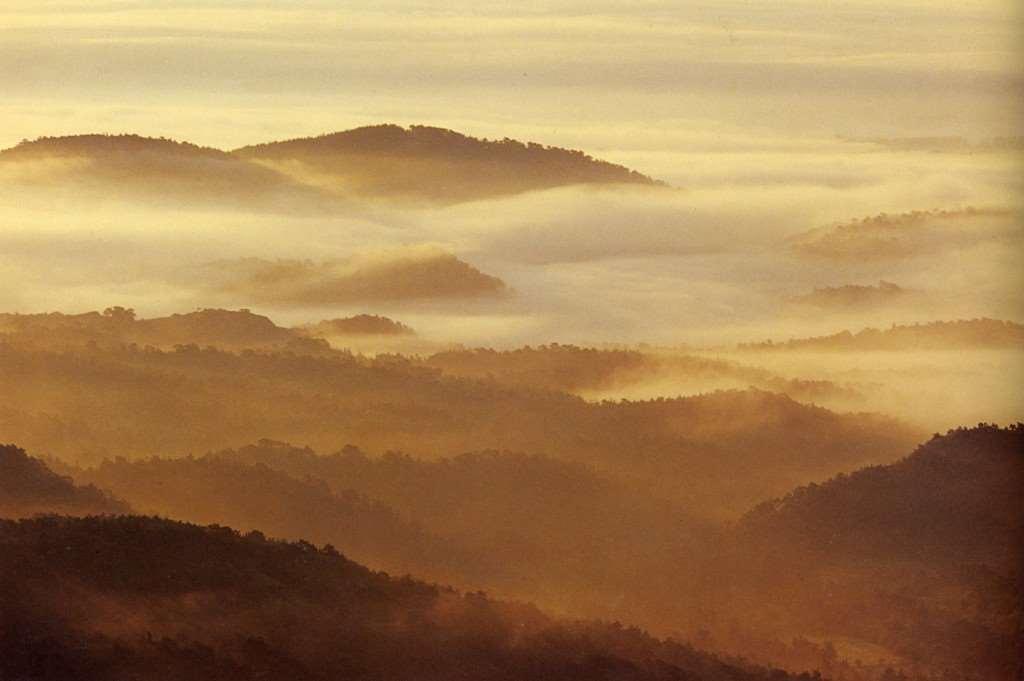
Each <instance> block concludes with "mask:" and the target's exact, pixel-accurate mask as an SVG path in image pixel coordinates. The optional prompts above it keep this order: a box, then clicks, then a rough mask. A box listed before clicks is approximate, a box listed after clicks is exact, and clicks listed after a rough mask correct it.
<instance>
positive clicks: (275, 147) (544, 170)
mask: <svg viewBox="0 0 1024 681" xmlns="http://www.w3.org/2000/svg"><path fill="white" fill-rule="evenodd" d="M0 168H2V169H4V170H5V171H6V175H5V177H6V178H7V179H8V180H9V181H11V182H13V183H16V184H18V185H19V186H22V187H26V188H31V187H35V188H42V189H50V190H52V189H54V188H58V187H66V188H69V189H72V190H75V191H76V192H80V193H82V192H84V193H85V194H86V195H93V196H100V197H103V198H104V199H105V200H109V199H111V198H122V199H123V198H130V199H142V200H145V201H148V202H161V201H169V200H184V201H186V202H187V203H186V204H185V205H192V204H199V205H202V204H209V203H228V204H231V205H233V206H235V207H243V208H261V209H270V210H306V211H309V210H315V211H322V210H336V209H338V208H339V206H341V205H342V204H341V203H339V200H344V199H373V200H380V199H387V200H400V201H404V202H410V201H411V202H416V203H423V202H426V203H457V202H461V201H470V200H475V199H482V198H489V197H497V196H508V195H513V194H519V193H522V192H527V191H535V190H540V189H551V188H554V187H562V186H567V185H576V184H590V185H615V184H631V185H645V186H656V185H658V184H659V183H657V182H656V181H654V180H652V179H651V178H649V177H647V176H645V175H642V174H640V173H638V172H636V171H633V170H629V169H628V168H625V167H623V166H620V165H615V164H613V163H608V162H606V161H600V160H597V159H594V158H591V157H590V156H588V155H586V154H584V153H583V152H581V151H576V150H569V149H561V148H558V147H548V146H544V145H540V144H535V143H533V142H529V143H523V142H518V141H515V140H511V139H504V140H500V141H491V140H484V139H477V138H473V137H468V136H466V135H462V134H460V133H457V132H454V131H452V130H445V129H442V128H434V127H429V126H412V127H409V128H403V127H401V126H397V125H376V126H368V127H364V128H356V129H354V130H348V131H345V132H337V133H332V134H328V135H321V136H319V137H309V138H302V139H293V140H286V141H279V142H267V143H264V144H256V145H253V146H248V147H243V148H241V149H237V150H235V151H232V152H226V151H222V150H220V149H214V148H211V147H202V146H197V145H195V144H191V143H188V142H178V141H174V140H169V139H166V138H162V137H161V138H154V137H143V136H139V135H133V134H122V135H104V134H83V135H71V136H64V137H42V138H39V139H36V140H25V141H23V142H22V143H20V144H18V145H17V146H15V147H11V148H9V149H5V150H3V151H0Z"/></svg>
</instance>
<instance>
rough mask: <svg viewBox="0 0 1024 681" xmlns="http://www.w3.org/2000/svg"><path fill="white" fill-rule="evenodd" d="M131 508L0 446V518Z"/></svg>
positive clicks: (19, 451) (21, 452)
mask: <svg viewBox="0 0 1024 681" xmlns="http://www.w3.org/2000/svg"><path fill="white" fill-rule="evenodd" d="M128 512H130V508H129V506H128V504H126V503H125V502H123V501H121V500H120V499H117V498H115V497H112V496H111V495H109V494H107V493H106V492H104V491H102V490H100V489H98V488H96V487H94V486H92V485H84V486H82V485H76V484H75V483H74V482H73V481H72V480H71V478H68V477H64V476H60V475H57V474H56V473H54V472H53V471H52V470H50V468H49V467H48V466H47V465H46V464H45V463H43V462H42V461H40V460H39V459H36V458H33V457H31V456H29V455H28V454H27V453H26V452H25V451H24V450H23V449H21V448H19V447H16V446H14V445H0V517H4V518H21V517H29V516H32V515H35V514H37V513H65V514H69V515H94V514H102V513H113V514H120V513H128Z"/></svg>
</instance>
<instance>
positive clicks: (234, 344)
mask: <svg viewBox="0 0 1024 681" xmlns="http://www.w3.org/2000/svg"><path fill="white" fill-rule="evenodd" d="M396 335H397V336H402V335H415V332H414V331H413V330H412V329H411V328H409V327H408V326H406V325H405V324H402V323H401V322H398V321H395V320H392V319H388V318H387V317H381V316H378V315H369V314H358V315H353V316H351V317H339V318H335V319H328V320H324V321H322V322H319V323H317V324H308V325H304V326H302V327H298V328H287V327H282V326H278V325H277V324H275V323H274V322H273V321H271V320H270V318H268V317H265V316H263V315H259V314H255V313H253V312H251V311H250V310H247V309H242V310H223V309H214V308H206V309H201V310H196V311H195V312H188V313H184V314H172V315H169V316H166V317H152V318H149V319H142V318H139V317H137V316H136V314H135V311H134V310H132V309H126V308H123V307H108V308H106V309H105V310H103V312H99V311H93V312H83V313H80V314H64V313H61V312H48V313H37V314H15V313H0V341H3V342H5V343H8V344H11V345H17V346H21V347H34V348H52V349H74V348H81V347H83V346H97V347H119V346H123V345H132V344H135V345H139V346H143V347H145V346H152V347H154V348H173V347H175V346H177V345H198V346H203V347H206V346H214V347H218V348H224V349H236V350H237V349H251V350H280V351H288V352H296V353H306V354H316V353H322V352H327V351H328V350H329V346H328V345H327V344H326V343H325V341H323V340H321V339H324V338H332V339H335V340H346V339H350V338H352V337H360V338H363V337H381V336H396Z"/></svg>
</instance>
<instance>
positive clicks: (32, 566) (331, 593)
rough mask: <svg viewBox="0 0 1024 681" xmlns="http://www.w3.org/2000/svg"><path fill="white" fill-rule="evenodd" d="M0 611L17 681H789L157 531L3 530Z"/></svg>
mask: <svg viewBox="0 0 1024 681" xmlns="http://www.w3.org/2000/svg"><path fill="white" fill-rule="evenodd" d="M69 596H70V597H71V598H70V599H69V598H68V597H69ZM0 614H2V617H0V623H2V624H0V676H3V677H4V678H19V679H68V678H75V679H81V680H82V681H88V680H90V679H110V678H146V679H153V680H155V681H162V680H164V679H181V678H203V679H228V678H230V679H271V680H276V679H281V680H284V679H288V680H289V681H291V680H293V679H338V678H345V679H353V680H360V679H374V680H376V681H389V680H391V679H395V680H397V679H410V678H416V679H420V680H421V681H431V680H434V679H436V680H438V681H440V680H442V679H444V680H449V679H455V678H464V679H481V680H482V679H488V680H489V681H514V680H519V679H522V680H524V681H525V680H526V679H530V680H533V679H538V678H559V679H588V680H598V681H599V680H601V679H606V680H608V681H612V680H613V679H615V680H617V681H632V680H641V679H642V680H668V679H679V680H681V679H693V678H696V679H703V680H706V681H716V680H718V679H723V680H725V679H728V680H729V681H747V680H751V681H753V680H754V679H767V678H769V677H770V678H772V679H783V680H784V679H786V678H789V677H787V675H785V674H783V673H781V672H769V670H765V669H759V668H752V667H740V666H736V665H735V664H727V663H724V662H722V661H720V660H718V659H716V658H714V657H711V656H709V655H706V654H702V653H699V652H697V651H695V650H694V649H692V648H689V647H686V646H681V645H678V644H674V643H666V642H661V641H657V640H655V639H653V638H651V637H649V636H647V635H646V634H644V633H643V632H640V631H638V630H635V629H625V628H623V627H621V626H618V625H604V624H596V623H589V622H579V623H569V622H559V621H557V620H554V619H552V618H550V617H548V616H546V615H544V614H542V613H541V612H539V611H537V610H536V609H534V608H532V607H530V606H525V605H514V604H508V603H501V602H497V601H492V600H489V599H487V598H486V597H485V596H483V595H482V594H466V595H462V594H459V593H457V592H454V591H451V590H448V589H444V588H440V587H435V586H429V585H426V584H424V583H421V582H416V581H414V580H411V579H403V580H396V579H392V578H390V577H388V576H387V575H384V574H380V573H373V572H370V571H369V570H367V569H366V568H363V567H361V566H360V565H358V564H356V563H353V562H351V561H349V560H348V559H346V558H344V557H342V556H341V555H339V554H338V553H336V552H335V551H334V550H333V549H330V548H329V547H325V548H323V549H317V548H316V547H315V546H313V545H311V544H308V543H304V542H300V543H298V544H286V543H280V542H271V541H267V540H265V539H264V538H263V537H262V535H260V534H258V533H253V534H249V535H246V536H241V535H239V534H238V533H236V532H234V531H232V530H230V529H227V528H223V527H216V526H215V527H209V528H202V527H197V526H194V525H185V524H181V523H174V522H171V521H166V520H158V519H152V518H139V517H124V518H120V519H107V520H104V519H96V518H93V519H61V518H42V519H37V520H32V521H22V522H19V523H16V522H11V521H3V522H0Z"/></svg>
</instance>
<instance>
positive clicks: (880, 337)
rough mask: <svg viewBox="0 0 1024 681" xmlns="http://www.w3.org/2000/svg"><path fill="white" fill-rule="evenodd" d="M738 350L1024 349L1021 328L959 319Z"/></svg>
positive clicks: (1006, 323) (743, 346) (748, 345)
mask: <svg viewBox="0 0 1024 681" xmlns="http://www.w3.org/2000/svg"><path fill="white" fill-rule="evenodd" d="M738 348H739V349H740V350H856V351H864V350H896V351H915V350H957V349H995V350H1024V325H1021V324H1018V323H1016V322H1010V321H1002V320H998V319H961V320H956V321H936V322H928V323H923V324H893V325H892V326H890V327H889V328H887V329H875V328H868V329H862V330H860V331H858V332H856V333H851V332H850V331H840V332H838V333H834V334H831V335H828V336H814V337H810V338H792V339H790V340H786V341H772V340H766V341H762V342H758V343H743V344H740V345H739V346H738Z"/></svg>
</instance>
